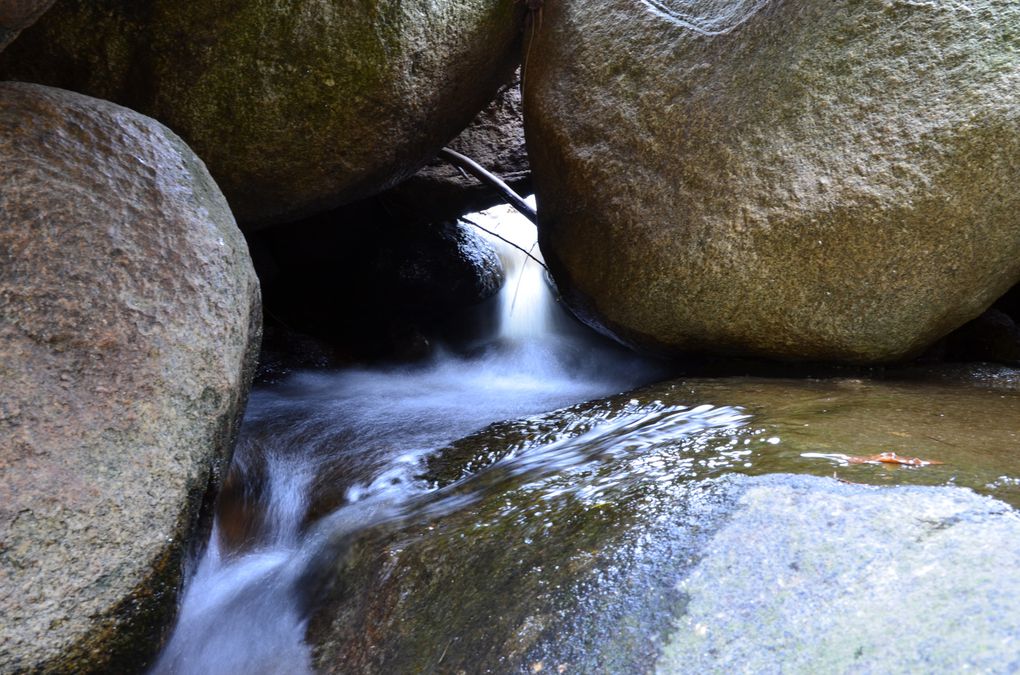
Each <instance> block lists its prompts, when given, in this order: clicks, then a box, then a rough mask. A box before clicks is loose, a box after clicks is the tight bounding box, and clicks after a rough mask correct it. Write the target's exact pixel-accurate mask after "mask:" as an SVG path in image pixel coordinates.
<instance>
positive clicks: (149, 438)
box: [0, 83, 260, 672]
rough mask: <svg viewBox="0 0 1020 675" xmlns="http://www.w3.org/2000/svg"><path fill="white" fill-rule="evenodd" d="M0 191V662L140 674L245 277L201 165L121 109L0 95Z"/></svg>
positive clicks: (227, 393) (190, 523) (231, 231)
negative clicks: (0, 619) (135, 672)
mask: <svg viewBox="0 0 1020 675" xmlns="http://www.w3.org/2000/svg"><path fill="white" fill-rule="evenodd" d="M0 185H2V189H0V473H2V479H0V589H2V592H0V616H3V621H0V671H3V672H12V671H33V672H35V671H46V672H92V671H102V672H127V671H136V670H139V669H140V668H141V667H143V666H144V664H145V662H146V660H147V659H148V658H149V657H150V656H151V655H152V653H153V652H154V651H155V650H156V649H157V648H158V645H159V639H160V636H161V634H162V631H163V630H164V629H165V628H166V626H167V624H168V622H169V621H170V620H172V617H173V614H174V611H175V605H176V593H177V589H178V587H179V585H180V582H181V571H182V558H183V554H184V552H185V546H186V543H187V541H188V539H189V537H190V536H191V535H192V534H193V533H194V532H195V527H196V522H197V519H198V516H199V513H200V509H201V505H202V502H203V499H204V498H206V497H207V496H208V494H209V492H210V490H212V489H214V487H215V486H216V484H217V483H218V481H219V477H220V473H221V471H222V470H223V468H224V467H225V466H226V463H227V462H228V461H229V456H230V453H231V447H232V439H233V435H234V432H235V431H236V425H237V422H238V419H239V415H240V413H241V411H242V410H243V405H244V401H245V397H246V394H247V386H248V382H249V378H250V371H251V366H252V360H253V358H254V354H255V347H256V345H257V342H258V333H259V325H260V312H259V293H258V282H257V279H256V278H255V275H254V271H253V270H252V266H251V262H250V259H249V257H248V252H247V247H246V245H245V242H244V239H243V238H242V236H241V234H240V232H239V230H238V229H237V227H236V225H235V224H234V220H233V218H232V217H231V215H230V211H229V209H228V207H227V203H226V200H225V199H224V198H223V196H222V195H221V194H220V192H219V190H218V189H217V187H216V185H215V184H214V183H213V181H212V179H211V178H210V177H209V174H208V173H207V172H206V170H205V167H204V166H203V164H202V163H201V161H199V160H198V158H197V157H195V155H194V154H192V153H191V151H190V150H189V149H188V148H187V146H186V145H185V144H184V143H183V142H182V141H181V140H180V139H179V138H178V137H176V136H175V135H174V134H173V133H171V132H170V131H169V130H168V129H166V128H165V127H163V126H162V125H160V124H159V123H157V122H155V121H154V120H151V119H149V118H146V117H143V116H141V115H139V114H137V113H134V112H132V111H130V110H127V109H125V108H122V107H120V106H117V105H114V104H112V103H108V102H105V101H99V100H96V99H92V98H89V97H86V96H81V95H79V94H73V93H71V92H66V91H61V90H57V89H51V88H48V87H43V86H39V85H30V84H21V83H2V84H0Z"/></svg>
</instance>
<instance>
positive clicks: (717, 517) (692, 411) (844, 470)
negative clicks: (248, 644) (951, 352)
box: [302, 369, 1020, 673]
mask: <svg viewBox="0 0 1020 675" xmlns="http://www.w3.org/2000/svg"><path fill="white" fill-rule="evenodd" d="M1018 405H1020V380H1018V377H1017V372H1016V371H1010V370H1008V369H988V370H986V369H970V370H965V371H951V370H948V369H945V370H942V371H939V372H936V373H935V374H926V373H917V374H912V375H911V376H910V377H906V376H905V377H904V379H902V380H901V381H892V382H881V381H868V380H861V379H854V378H838V379H831V380H809V379H805V380H770V379H749V378H719V379H714V380H705V379H688V380H678V381H674V382H669V383H665V384H662V385H655V386H652V387H648V388H646V389H643V390H639V391H636V392H631V393H628V394H624V395H620V396H616V397H611V398H607V399H603V400H599V401H593V402H589V403H583V404H579V405H576V406H572V407H570V408H566V409H563V410H559V411H556V412H553V413H549V414H545V415H536V416H533V417H529V418H526V419H522V420H518V421H512V422H502V423H497V424H494V425H492V426H490V427H489V428H487V429H485V430H483V431H481V432H479V433H477V434H475V435H473V436H470V437H467V438H464V439H461V440H459V441H457V442H455V443H453V444H452V445H451V446H450V447H449V448H447V449H446V450H444V451H442V452H440V453H439V454H438V455H437V456H436V457H435V458H434V459H433V460H432V462H431V463H430V466H429V468H428V470H427V472H426V474H425V476H424V478H425V481H426V482H427V483H428V484H431V485H435V486H438V489H435V490H433V491H431V492H427V493H425V494H423V495H421V496H420V497H419V498H418V499H419V500H420V501H418V502H417V503H415V502H412V505H411V507H410V508H409V507H408V506H407V504H406V503H405V504H397V507H399V508H393V509H391V512H389V513H387V511H386V508H385V503H384V504H383V506H382V507H380V506H379V505H378V504H377V505H376V508H377V509H378V512H379V513H380V514H382V515H381V516H380V515H378V514H377V515H376V519H377V520H385V521H386V524H385V525H381V526H379V527H377V528H376V529H373V530H370V531H369V532H368V533H366V534H363V535H362V536H361V537H360V538H359V537H351V536H350V535H349V534H344V533H342V534H341V536H340V537H338V538H337V540H338V541H341V545H339V546H337V547H336V549H335V550H334V551H330V553H334V552H335V551H336V550H340V551H342V552H343V555H341V556H340V557H339V559H338V560H336V561H331V563H332V564H329V565H324V566H323V568H324V569H325V570H326V573H327V588H328V591H327V592H325V593H320V592H319V591H318V588H317V587H316V586H315V585H314V584H309V585H308V586H302V590H303V591H304V592H307V593H309V595H310V596H312V597H314V598H315V599H316V600H321V601H322V602H321V604H319V605H318V607H317V609H316V611H315V612H313V615H312V618H311V620H310V622H309V630H308V639H309V643H310V645H311V647H312V650H313V658H314V662H315V666H316V669H317V671H318V672H337V673H340V672H450V673H456V672H460V671H463V672H529V671H530V672H544V673H559V672H582V673H592V672H598V673H602V672H608V673H631V672H651V671H653V670H654V669H658V670H661V671H663V672H692V671H694V672H730V671H733V670H734V669H736V670H740V669H741V667H742V666H743V665H745V664H751V665H750V667H749V669H750V670H752V671H755V672H759V671H766V672H771V671H773V670H775V668H774V666H775V664H776V663H790V664H792V665H795V666H796V670H798V671H804V672H830V671H837V672H843V671H846V670H857V669H860V670H862V671H866V672H891V671H892V672H905V671H925V672H949V671H953V672H955V671H958V670H961V669H964V668H966V667H968V666H969V667H971V668H977V669H979V670H981V669H989V668H991V669H995V668H997V667H1001V669H1003V670H1007V671H1008V670H1010V669H1011V668H1013V667H1015V665H1016V649H1015V648H1014V644H1013V642H1012V640H1013V636H1014V635H1016V632H1017V631H1018V630H1020V609H1018V608H1020V604H1018V603H1020V573H1017V572H1016V566H1017V564H1018V563H1020V546H1018V544H1017V542H1016V537H1017V535H1018V534H1020V518H1018V514H1017V511H1016V510H1015V508H1016V506H1017V505H1020V479H1018V478H1017V466H1018V463H1017V458H1016V453H1015V447H1016V442H1017V438H1018V434H1020V430H1018V428H1017V423H1016V414H1015V413H1016V410H1017V409H1018V408H1017V406H1018ZM883 451H884V452H894V453H896V454H897V455H898V456H900V457H901V458H903V459H907V458H921V459H925V460H936V461H940V462H942V463H941V464H929V465H927V466H910V465H906V466H900V465H895V464H890V463H882V462H879V461H877V460H873V461H872V462H870V463H868V462H863V461H855V460H854V458H855V457H860V458H863V457H867V456H872V455H876V454H878V453H880V452H883ZM791 473H802V474H804V473H810V474H815V475H811V476H808V475H791ZM966 488H970V489H966ZM975 490H979V491H981V492H983V493H985V494H984V495H979V494H976V492H975ZM347 508H349V511H348V512H347V513H345V511H344V509H341V510H340V511H339V512H337V514H336V516H335V517H332V518H333V520H334V521H335V522H333V523H332V524H330V526H331V527H334V528H336V529H337V530H343V528H344V527H349V524H350V522H351V521H355V520H357V517H358V514H359V511H358V509H359V508H362V509H364V512H365V513H371V510H370V509H371V505H370V504H366V503H365V502H359V503H355V504H354V505H352V506H349V507H347ZM394 513H395V515H394ZM351 514H354V515H351ZM362 517H364V516H362ZM323 523H329V520H328V519H327V520H324V521H323ZM323 529H325V528H323ZM777 654H778V655H779V656H778V657H777V656H776V655H777ZM693 664H696V665H693Z"/></svg>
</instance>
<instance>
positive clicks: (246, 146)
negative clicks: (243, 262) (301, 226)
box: [0, 0, 523, 224]
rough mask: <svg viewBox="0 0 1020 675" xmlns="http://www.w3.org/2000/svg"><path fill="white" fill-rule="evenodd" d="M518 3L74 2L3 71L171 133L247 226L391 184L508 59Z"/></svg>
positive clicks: (507, 70) (490, 91)
mask: <svg viewBox="0 0 1020 675" xmlns="http://www.w3.org/2000/svg"><path fill="white" fill-rule="evenodd" d="M522 11H523V10H522V8H521V6H520V5H519V4H518V3H515V2H514V0H467V1H464V0H457V1H453V0H441V1H439V2H433V1H426V0H385V1H384V2H370V3H364V2H355V3H352V2H316V1H313V0H302V1H301V2H283V1H282V0H268V1H266V2H245V3H222V2H178V1H177V0H150V1H148V2H144V3H138V2H136V1H135V0H116V1H115V2H108V1H107V0H68V1H66V2H62V3H60V4H58V5H57V6H56V7H54V8H53V9H52V10H51V11H50V12H49V13H48V14H47V15H46V16H45V17H44V19H43V20H42V21H40V22H39V23H37V24H36V25H35V26H34V27H33V29H32V30H31V31H26V32H25V33H24V34H23V35H22V37H21V39H19V40H18V42H17V43H15V44H14V45H12V46H11V48H10V49H9V50H7V52H5V53H4V55H3V58H2V59H0V72H2V77H5V78H7V79H18V80H26V81H33V82H41V83H44V84H50V85H54V86H61V87H64V88H67V89H72V90H75V91H81V92H83V93H87V94H90V95H93V96H98V97H101V98H106V99H109V100H112V101H116V102H117V103H120V104H123V105H126V106H128V107H131V108H133V109H135V110H138V111H139V112H142V113H144V114H147V115H151V116H152V117H155V118H156V119H158V120H160V121H161V122H163V123H165V124H166V125H167V126H169V127H170V128H172V129H173V130H174V131H175V132H177V133H179V134H180V135H181V136H182V137H183V138H184V139H185V140H186V141H187V142H188V143H189V144H190V145H191V146H192V147H193V148H194V149H195V152H197V153H198V154H199V156H201V157H202V159H203V160H204V161H205V162H206V163H207V164H208V166H209V171H210V172H211V173H212V175H213V177H214V178H215V179H216V181H217V182H218V184H219V185H220V186H221V187H222V189H223V192H224V194H226V196H227V199H228V200H229V202H230V205H231V207H232V208H233V210H234V214H235V215H236V217H237V219H238V220H239V221H241V222H242V223H251V224H259V223H267V222H277V221H282V220H288V219H293V218H294V217H296V216H299V215H303V214H308V213H310V212H313V211H316V210H322V209H323V208H326V207H330V206H336V205H339V204H341V203H344V202H348V201H352V200H355V199H358V198H361V197H364V196H366V195H368V194H371V193H374V192H377V191H380V190H382V189H385V188H387V187H389V186H391V185H394V184H395V183H397V182H399V180H401V179H403V178H406V177H407V176H410V175H411V174H413V173H414V172H415V171H416V170H417V169H418V168H419V167H420V166H421V165H422V164H424V163H425V162H426V161H428V160H429V159H430V158H432V157H433V156H435V154H436V151H437V150H438V149H439V148H440V147H441V146H442V144H444V143H446V142H447V141H449V140H450V139H451V138H453V137H454V136H455V135H456V134H457V133H458V132H459V131H460V130H461V129H463V128H464V127H465V126H467V124H468V123H469V122H470V121H471V119H472V118H473V117H474V116H475V114H477V113H478V111H479V110H481V109H482V108H483V107H484V106H485V104H486V103H487V102H488V101H489V100H491V99H492V97H493V95H494V94H495V92H496V90H497V88H498V87H499V86H500V85H501V84H503V83H504V82H506V81H507V80H508V79H509V77H510V76H511V74H512V72H513V68H514V66H515V63H516V60H517V44H518V41H519V36H520V17H521V13H522Z"/></svg>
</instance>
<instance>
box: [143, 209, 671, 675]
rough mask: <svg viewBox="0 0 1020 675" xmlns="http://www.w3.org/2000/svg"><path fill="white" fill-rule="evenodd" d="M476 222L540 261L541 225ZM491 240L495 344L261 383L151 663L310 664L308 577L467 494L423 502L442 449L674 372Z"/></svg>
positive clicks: (188, 668) (162, 666)
mask: <svg viewBox="0 0 1020 675" xmlns="http://www.w3.org/2000/svg"><path fill="white" fill-rule="evenodd" d="M473 218H474V220H476V222H479V223H480V224H482V225H484V226H485V227H486V228H487V229H490V230H493V231H495V232H497V233H498V234H499V235H500V236H501V237H503V238H504V239H509V240H511V241H513V242H514V243H515V244H517V246H518V247H520V248H521V249H524V250H528V251H530V254H531V255H532V256H534V257H535V258H537V259H539V260H540V259H541V254H540V253H539V251H538V248H537V246H535V245H534V241H535V234H534V227H533V226H532V225H531V223H529V222H528V221H527V220H525V219H524V218H523V217H521V216H519V215H518V214H516V213H514V212H512V211H511V210H510V209H509V208H508V207H499V208H496V209H492V210H490V211H488V212H483V213H480V214H474V216H473ZM492 243H493V245H494V246H496V247H497V249H498V250H499V252H500V255H501V258H502V259H503V261H504V266H505V268H506V271H507V281H506V283H505V284H504V287H503V290H502V291H501V294H500V296H499V298H498V299H497V301H498V302H499V303H500V323H499V329H498V332H497V333H496V334H495V335H493V336H492V337H491V339H490V340H489V341H488V343H487V344H484V345H480V346H478V347H476V348H475V349H473V350H472V351H471V353H470V354H469V355H464V354H460V353H454V352H442V351H441V352H440V353H439V354H438V355H436V356H435V357H434V358H432V359H431V360H430V361H429V362H428V363H425V364H416V365H413V366H405V367H386V368H366V369H349V370H343V371H338V372H321V371H320V372H304V373H298V374H294V375H292V376H290V377H289V378H288V379H287V380H286V381H284V382H282V383H279V384H277V385H274V386H271V387H267V388H256V389H255V390H254V391H253V392H252V396H251V399H250V402H249V404H248V410H247V413H246V417H245V421H244V425H243V429H242V433H241V438H240V440H239V442H238V446H237V449H236V451H235V456H234V460H233V462H234V464H233V467H232V470H231V479H230V481H229V482H230V483H233V484H236V489H233V490H232V489H231V488H230V486H228V487H227V488H225V490H224V495H223V496H222V497H221V500H220V502H221V503H220V506H219V509H218V513H217V517H216V519H215V522H214V524H213V529H212V533H211V537H210V540H209V544H208V546H207V547H206V548H205V549H204V554H203V556H202V557H201V559H200V560H199V561H198V563H197V565H196V567H195V570H194V572H193V575H192V576H191V578H190V579H189V580H188V581H187V583H186V588H185V594H184V599H183V603H182V606H181V610H180V615H179V619H178V623H177V626H176V627H175V630H174V632H173V634H172V636H171V639H170V640H169V643H168V645H167V646H166V648H165V649H164V651H163V653H162V655H161V656H160V659H159V660H158V662H157V664H156V666H155V667H154V670H153V672H155V673H171V672H172V673H209V672H220V673H226V672H237V673H240V672H281V673H296V672H310V670H311V668H310V664H309V654H308V650H307V648H306V647H305V644H304V641H303V636H304V631H305V624H306V620H307V616H306V614H307V605H308V598H307V597H305V589H304V588H303V586H305V585H307V584H309V580H308V577H309V574H311V573H312V572H311V571H312V570H314V569H315V567H316V565H317V564H319V562H318V561H322V560H323V559H325V560H328V559H329V557H330V555H332V553H331V551H332V548H331V547H332V546H335V545H336V542H339V541H342V540H343V539H344V537H346V536H349V535H351V534H352V533H356V532H357V531H359V530H361V529H364V528H367V527H370V526H372V525H376V524H378V523H380V522H383V521H385V520H387V519H390V518H394V517H397V516H398V514H399V516H400V517H403V518H407V517H408V515H409V514H412V516H413V514H414V513H415V512H418V513H429V512H434V511H436V510H441V509H449V508H455V506H456V504H457V503H459V501H461V500H463V499H464V496H463V495H460V496H445V497H438V498H437V497H433V498H429V499H423V496H425V495H428V494H429V493H430V491H432V488H431V487H430V486H429V485H427V484H425V483H424V482H422V481H421V480H419V479H417V478H416V476H417V475H419V474H420V473H421V471H422V468H423V462H424V460H425V459H426V458H427V457H428V456H429V455H430V454H431V453H433V452H434V451H435V450H437V449H439V448H442V447H443V446H444V445H446V444H448V443H450V442H451V441H453V440H455V439H457V438H460V437H463V436H465V435H467V434H469V433H471V432H473V431H476V430H478V429H480V428H482V427H484V426H485V425H487V424H489V423H491V422H495V421H499V420H504V419H512V418H519V417H523V416H527V415H532V414H536V413H540V412H545V411H549V410H553V409H556V408H560V407H563V406H566V405H569V404H573V403H577V402H580V401H585V400H589V399H593V398H597V397H601V396H605V395H609V394H614V393H618V392H621V391H624V390H627V389H630V388H633V387H635V386H638V385H641V384H644V383H647V382H650V381H653V380H654V379H656V378H657V377H661V375H662V372H661V366H659V365H657V364H653V363H651V362H648V361H645V360H642V359H640V358H639V357H637V356H634V355H632V354H629V353H626V352H624V351H622V350H620V349H619V348H617V347H615V346H614V345H610V344H607V343H605V342H602V341H600V339H599V338H597V337H593V336H591V335H589V334H588V332H587V331H585V330H581V329H579V328H578V327H577V326H576V325H574V323H573V321H572V319H570V318H569V317H567V316H566V315H565V313H564V312H563V310H562V309H560V308H559V307H558V306H557V304H556V302H555V300H554V298H553V295H552V293H551V291H550V288H549V285H548V283H547V280H546V272H545V270H544V268H543V267H542V266H540V265H539V264H538V262H537V261H536V260H532V259H531V258H529V257H528V256H526V255H525V254H524V253H522V252H521V250H518V249H516V248H513V247H512V246H508V245H506V244H505V243H504V242H502V241H500V240H498V239H496V238H493V239H492ZM639 417H640V416H639ZM628 423H629V424H638V426H640V420H639V419H637V418H635V419H631V420H626V421H620V422H618V423H617V424H616V427H615V428H614V429H613V430H612V431H610V433H615V434H621V433H624V434H626V433H632V434H633V433H634V432H638V430H637V429H630V430H627V429H626V428H625V427H626V426H627V424H628ZM559 450H562V448H561V449H559ZM554 454H558V455H559V456H560V459H561V460H562V459H563V457H569V453H566V454H563V453H562V452H557V453H554ZM530 461H537V460H536V459H535V458H534V457H533V458H532V459H531V460H530ZM544 461H545V463H546V465H547V466H549V467H552V466H555V465H556V462H555V461H553V460H552V458H551V457H547V458H546V459H545V460H544ZM521 470H523V469H521Z"/></svg>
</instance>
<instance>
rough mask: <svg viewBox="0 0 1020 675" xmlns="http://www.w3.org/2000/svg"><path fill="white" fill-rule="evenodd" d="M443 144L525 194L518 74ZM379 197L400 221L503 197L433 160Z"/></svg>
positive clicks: (453, 212) (437, 216)
mask: <svg viewBox="0 0 1020 675" xmlns="http://www.w3.org/2000/svg"><path fill="white" fill-rule="evenodd" d="M448 147H450V148H452V149H454V150H456V151H457V152H459V153H461V154H463V155H467V156H468V157H470V158H471V159H473V160H475V161H476V162H478V163H479V164H481V165H482V166H483V167H485V168H486V169H488V170H489V171H491V172H492V173H494V174H496V175H497V176H499V177H500V178H502V179H503V181H504V182H506V183H507V184H508V185H509V186H510V187H511V188H513V189H514V190H516V191H517V192H518V193H520V194H528V193H530V191H531V167H530V166H529V165H528V152H527V149H526V148H525V147H524V115H523V111H522V104H521V83H520V74H519V73H518V75H517V77H515V78H514V81H513V82H511V83H509V84H507V85H505V86H504V87H503V88H502V89H500V91H499V93H498V94H497V95H496V98H495V99H493V101H492V102H491V103H489V105H488V106H487V107H486V108H485V109H484V110H482V112H480V113H478V116H477V117H476V118H475V119H474V121H473V122H472V123H471V124H470V125H469V126H468V128H467V129H465V130H464V131H462V132H461V133H460V135H459V136H457V138H455V139H453V140H452V141H451V142H450V143H449V145H448ZM380 201H382V202H383V203H384V204H385V207H386V209H387V210H388V211H390V212H395V213H396V214H398V216H399V217H401V219H402V220H405V221H408V222H420V223H428V222H437V221H440V220H449V219H452V218H457V217H459V216H462V215H464V214H465V213H470V212H472V211H481V210H482V209H487V208H489V207H490V206H494V205H496V204H499V203H502V201H503V198H502V197H501V196H500V195H499V194H498V193H497V192H496V191H494V190H492V189H491V188H490V187H489V186H487V185H483V184H482V183H481V182H480V181H478V180H477V179H475V178H474V177H472V176H468V175H466V174H464V173H463V172H461V171H459V170H458V169H457V168H456V167H455V166H453V165H452V164H450V163H449V162H447V161H445V160H442V159H434V160H432V161H431V162H429V163H428V164H427V165H425V166H424V167H422V169H421V170H420V171H418V173H416V174H414V175H413V176H411V177H410V178H408V179H407V180H405V181H404V182H403V183H401V184H400V185H398V186H396V187H394V188H392V189H390V190H387V191H386V192H384V193H383V194H382V195H380Z"/></svg>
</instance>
